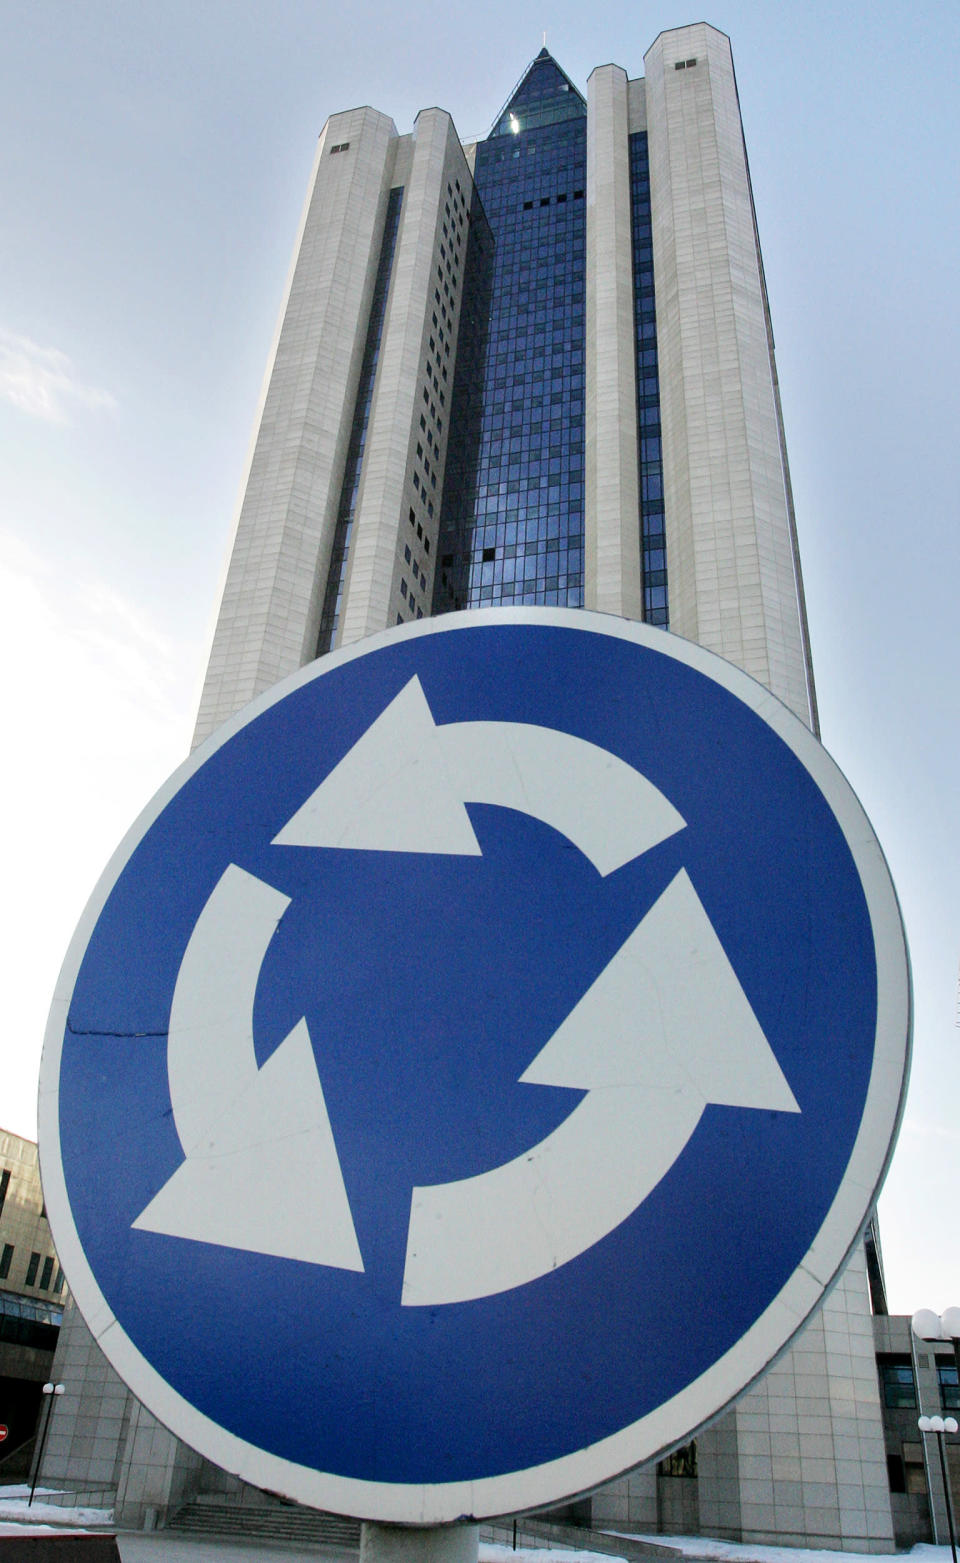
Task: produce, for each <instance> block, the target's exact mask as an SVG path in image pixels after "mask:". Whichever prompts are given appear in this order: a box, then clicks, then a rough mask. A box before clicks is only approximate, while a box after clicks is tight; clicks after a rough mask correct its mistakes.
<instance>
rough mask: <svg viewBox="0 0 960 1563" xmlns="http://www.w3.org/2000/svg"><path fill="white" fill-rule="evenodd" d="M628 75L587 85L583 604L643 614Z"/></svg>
mask: <svg viewBox="0 0 960 1563" xmlns="http://www.w3.org/2000/svg"><path fill="white" fill-rule="evenodd" d="M627 95H628V86H627V73H626V71H624V70H622V69H621V68H620V66H619V65H601V66H598V68H597V69H596V70H595V71H593V72H592V73H591V75H590V79H589V82H588V84H587V278H586V337H587V341H586V484H585V505H584V531H585V545H584V606H585V607H587V608H596V609H599V610H600V611H601V612H604V613H618V614H621V615H622V616H623V617H625V618H629V619H641V618H642V617H643V589H642V583H641V573H640V487H639V466H638V453H637V384H636V361H635V343H634V303H633V247H632V243H631V236H630V145H629V139H628V137H629V127H628V112H627Z"/></svg>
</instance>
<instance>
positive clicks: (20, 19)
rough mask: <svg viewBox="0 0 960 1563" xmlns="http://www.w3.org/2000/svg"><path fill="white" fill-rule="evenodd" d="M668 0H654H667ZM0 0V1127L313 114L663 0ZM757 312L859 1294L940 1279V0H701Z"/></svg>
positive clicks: (473, 85) (172, 589) (110, 823)
mask: <svg viewBox="0 0 960 1563" xmlns="http://www.w3.org/2000/svg"><path fill="white" fill-rule="evenodd" d="M674 3H675V0H674ZM410 15H411V13H410V11H409V9H408V8H406V9H404V10H401V9H400V8H395V7H393V6H388V5H387V4H385V3H384V0H352V3H351V5H350V6H349V7H348V6H342V7H338V8H337V7H332V6H329V5H327V6H323V5H320V4H317V3H310V4H307V3H304V0H274V3H272V4H271V5H269V6H268V5H267V4H266V3H265V0H190V3H189V4H187V3H180V0H152V3H150V4H136V5H134V4H131V3H130V0H115V3H108V0H84V4H83V5H77V4H76V0H18V3H14V0H0V27H2V36H3V40H4V43H3V49H2V50H0V606H2V612H0V637H2V642H3V665H4V666H5V668H6V670H7V673H6V678H5V681H4V706H5V717H6V724H5V725H6V731H7V743H6V746H5V750H6V755H7V760H6V763H5V765H4V767H3V770H2V774H0V789H2V807H3V817H4V818H5V819H6V822H7V823H6V842H5V847H4V852H3V866H4V882H5V886H6V895H5V897H4V905H3V910H2V912H0V919H2V921H0V937H2V945H0V949H2V967H0V970H2V973H3V991H4V994H5V997H6V1000H7V1027H6V1039H5V1044H4V1051H3V1071H2V1080H3V1094H2V1099H0V1125H2V1126H3V1127H4V1128H8V1129H13V1130H15V1131H16V1132H18V1133H21V1134H25V1135H28V1136H31V1137H33V1136H34V1135H35V1132H36V1128H35V1124H36V1119H35V1110H36V1080H37V1071H38V1065H39V1055H40V1047H41V1042H42V1036H43V1030H44V1026H45V1023H46V1014H47V1010H48V1007H49V1002H50V996H51V993H52V990H53V986H54V983H55V981H56V976H57V972H58V970H59V966H60V962H61V960H62V958H63V955H64V952H65V950H66V947H67V945H68V943H69V940H70V937H71V934H72V931H73V928H74V926H75V924H76V922H77V919H78V917H79V915H80V913H81V911H82V908H83V906H84V903H85V901H86V899H87V897H88V895H89V894H90V892H91V890H92V888H93V886H94V884H95V882H96V880H97V878H98V876H99V873H100V871H101V869H102V868H103V866H104V864H105V862H106V860H107V858H108V857H109V855H110V853H111V852H112V850H113V848H114V847H115V845H116V844H117V842H118V841H119V839H120V838H121V836H122V835H123V833H124V831H125V830H126V828H127V827H128V825H129V824H130V823H131V822H132V820H133V819H134V818H135V817H136V815H137V814H138V813H139V811H140V809H141V808H142V807H143V805H144V804H145V803H146V801H147V800H148V798H149V797H150V796H151V795H152V793H153V792H154V791H155V790H156V788H157V787H158V786H159V785H160V783H161V782H162V781H163V780H164V779H165V777H166V776H167V774H168V773H169V772H170V771H171V770H172V769H173V768H174V767H175V765H176V764H177V763H179V761H180V760H181V759H182V758H183V756H184V755H185V753H186V751H187V749H188V746H189V742H190V734H191V730H192V724H193V716H194V712H195V707H196V702H197V698H198V693H199V684H200V678H201V675H202V671H203V666H204V661H205V657H206V652H207V648H208V645H209V639H210V635H211V632H212V624H213V616H214V612H215V609H216V604H217V601H218V596H219V590H220V584H221V580H222V572H223V568H224V561H225V555H226V549H227V546H228V543H229V538H230V533H231V527H232V522H233V519H234V513H235V505H236V499H237V492H238V487H239V484H240V480H241V477H242V473H243V469H244V463H245V460H246V455H247V450H248V446H249V440H250V435H251V431H252V426H253V419H254V414H255V411H256V406H257V400H258V396H259V392H260V382H261V377H262V374H263V369H264V365H265V363H266V359H267V354H268V351H269V347H270V343H271V338H272V335H273V330H274V326H275V321H276V316H277V312H278V309H279V305H280V301H281V297H282V293H283V288H284V283H285V279H286V273H287V268H288V265H289V260H290V254H291V250H292V245H293V241H294V238H295V234H296V230H297V224H298V220H299V215H300V209H301V205H302V202H303V198H304V195H305V191H306V183H307V178H308V175H309V172H310V167H311V163H312V158H313V152H314V145H315V140H316V136H317V134H318V133H319V131H320V129H321V127H322V124H323V121H324V119H325V118H326V116H327V115H328V114H329V113H332V112H334V111H336V110H339V109H344V108H350V107H353V106H355V105H356V104H360V103H370V104H373V105H374V106H375V107H376V108H378V109H381V110H383V111H385V112H387V113H389V114H390V115H392V117H393V119H394V120H395V122H396V124H397V126H398V128H399V129H400V130H401V131H406V130H409V129H410V128H411V127H412V123H413V119H414V116H415V115H416V113H417V111H418V110H419V109H420V108H423V107H427V106H430V105H433V104H438V105H440V106H441V107H444V108H446V109H448V110H449V111H450V113H451V114H452V115H453V118H454V121H455V123H456V125H457V128H458V130H459V132H460V134H461V137H462V138H464V139H467V138H469V137H472V136H475V135H478V134H479V135H482V134H485V133H486V131H487V130H488V129H489V126H490V124H491V123H492V121H493V120H494V118H495V116H496V114H497V113H498V111H499V110H500V108H501V106H502V104H503V103H504V101H505V100H506V99H507V97H508V96H509V94H510V92H511V89H512V88H513V86H514V85H515V83H516V81H517V79H518V78H519V77H520V76H521V74H522V73H523V71H524V69H525V68H526V66H527V64H528V63H529V61H530V60H531V59H532V58H533V56H534V55H535V54H536V53H537V51H538V50H539V48H540V47H541V44H542V42H543V34H544V30H545V31H546V40H547V45H548V47H549V48H550V50H551V52H552V53H553V54H554V56H555V57H556V59H557V60H558V62H559V63H560V65H561V66H562V67H563V68H564V69H565V70H566V71H567V72H568V74H569V75H570V76H571V77H572V79H573V80H574V81H575V82H576V83H577V84H578V85H579V86H580V87H581V88H583V89H585V87H586V79H587V76H588V75H589V72H590V70H591V69H592V68H593V66H594V65H597V64H603V63H606V62H607V61H610V60H613V61H615V62H617V63H619V64H621V65H623V66H624V67H626V69H627V70H628V72H629V74H630V75H631V76H636V75H641V74H642V73H643V53H644V50H645V49H647V48H648V47H649V45H650V44H651V43H652V41H653V39H654V38H655V36H656V34H657V32H658V31H659V30H660V29H661V28H666V27H672V26H679V25H682V24H683V23H685V22H688V21H694V20H700V19H701V14H699V13H690V12H687V11H684V10H683V9H680V10H677V9H673V10H671V9H669V8H668V9H666V10H664V9H654V8H650V7H646V6H644V7H639V6H637V5H636V4H629V5H628V4H625V3H623V0H612V3H609V4H608V5H607V6H605V7H604V8H603V9H602V11H601V10H598V8H596V7H590V6H584V5H582V4H579V5H574V4H573V3H571V0H554V3H552V4H549V3H547V0H538V3H537V4H536V5H534V4H532V3H531V0H509V3H507V0H489V3H488V4H486V5H485V6H483V7H477V6H466V5H463V4H460V3H456V0H454V3H452V4H450V3H447V0H445V3H444V4H440V3H438V0H424V3H422V4H421V5H420V6H418V7H417V8H416V11H415V13H413V16H414V19H413V21H412V22H410V21H409V20H406V21H405V20H404V17H405V16H406V17H407V18H409V17H410ZM705 19H706V20H708V21H710V22H712V23H713V24H714V25H715V26H717V27H719V28H721V29H722V30H724V31H725V32H727V33H729V34H730V36H731V39H732V43H733V50H734V60H735V65H736V70H737V80H738V88H739V93H740V99H741V108H742V112H743V119H744V126H745V133H746V139H747V146H748V150H749V156H750V168H751V175H752V179H753V185H754V195H755V199H756V206H757V213H758V221H759V228H760V237H761V244H762V248H763V255H764V264H765V270H766V275H767V283H768V288H769V292H770V298H771V308H772V312H773V320H774V328H775V332H776V345H777V361H778V371H779V377H780V385H781V393H782V398H783V404H784V417H785V422H786V428H787V438H788V445H789V451H790V462H791V469H792V477H793V485H794V493H795V500H796V509H797V516H798V528H799V537H800V548H801V553H802V559H803V568H804V578H805V585H806V593H807V607H808V613H809V619H810V629H811V638H812V644H813V654H814V661H815V667H816V673H817V687H818V695H819V701H820V711H821V723H822V735H823V741H824V743H825V744H826V746H827V748H828V749H829V750H830V752H831V753H832V754H833V756H834V757H835V759H836V760H837V761H838V762H839V764H840V766H841V768H842V769H843V770H844V772H845V774H846V775H847V776H848V778H849V780H850V782H851V783H852V785H853V787H854V789H855V791H856V792H857V793H858V795H859V796H860V798H861V800H862V802H863V804H864V806H865V807H866V810H867V813H868V814H869V816H870V817H871V819H872V821H873V824H874V827H875V829H876V831H877V834H878V836H879V838H880V841H881V843H882V845H883V847H884V850H885V852H886V854H887V857H888V861H889V863H890V867H891V870H892V872H893V876H894V880H895V883H896V885H897V888H898V892H899V895H900V899H901V904H902V908H903V913H904V919H905V923H906V928H907V934H908V939H909V943H910V949H911V958H912V966H913V980H914V1000H915V1048H914V1061H913V1070H912V1078H911V1086H910V1093H909V1097H908V1102H907V1108H906V1113H905V1116H904V1122H903V1127H902V1131H901V1136H900V1141H899V1144H898V1148H897V1151H896V1154H895V1157H894V1160H893V1164H892V1167H891V1171H890V1174H889V1177H888V1180H887V1184H886V1188H885V1190H884V1193H883V1195H882V1197H881V1202H880V1226H881V1236H882V1240H883V1246H884V1255H885V1264H886V1272H887V1283H888V1292H889V1300H890V1304H891V1307H892V1309H894V1310H895V1311H905V1312H910V1311H912V1310H913V1309H914V1308H917V1307H920V1306H928V1307H933V1308H934V1309H935V1310H936V1311H937V1312H939V1311H941V1310H942V1309H943V1308H945V1307H947V1306H948V1305H951V1304H957V1303H960V1244H958V1242H957V1222H956V1215H955V1212H956V1210H957V1206H958V1196H960V1024H958V1023H960V1013H958V960H960V914H958V895H957V890H958V845H960V818H958V805H957V797H958V786H957V782H958V777H960V700H958V677H960V674H958V669H960V657H958V650H960V646H958V641H960V633H958V623H960V615H958V612H957V596H958V588H960V526H958V524H957V522H958V516H957V511H958V496H960V438H958V433H957V431H958V427H960V417H958V411H960V408H958V400H960V398H958V389H957V387H958V383H960V377H958V374H957V364H958V362H960V341H958V336H960V331H958V308H957V288H956V267H957V255H958V248H960V246H958V238H960V234H958V229H960V221H958V189H960V182H958V178H957V172H958V170H957V166H956V157H957V152H956V149H957V147H958V145H960V123H958V121H960V95H958V94H957V92H956V90H955V62H956V59H957V57H958V53H960V8H957V7H956V5H955V4H953V3H952V0H944V3H942V4H932V3H924V0H912V3H906V0H900V3H896V0H878V3H877V4H876V5H874V6H872V7H870V8H861V7H854V6H852V5H837V4H836V0H831V3H825V0H805V3H803V4H800V3H783V4H772V3H770V0H730V3H720V0H718V3H717V4H716V5H714V6H712V7H711V8H710V9H709V10H708V11H707V12H706V14H705Z"/></svg>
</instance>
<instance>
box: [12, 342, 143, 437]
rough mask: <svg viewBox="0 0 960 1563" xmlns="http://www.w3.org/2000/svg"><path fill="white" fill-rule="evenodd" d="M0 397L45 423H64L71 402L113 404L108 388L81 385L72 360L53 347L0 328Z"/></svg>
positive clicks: (84, 404) (107, 406)
mask: <svg viewBox="0 0 960 1563" xmlns="http://www.w3.org/2000/svg"><path fill="white" fill-rule="evenodd" d="M0 398H2V399H3V400H4V401H7V402H12V403H13V405H14V407H19V408H20V409H21V411H22V412H26V413H30V415H31V416H32V417H34V418H44V419H46V421H47V422H48V423H66V422H67V411H68V408H69V407H70V406H71V404H72V405H74V406H80V407H86V408H100V407H106V408H112V407H116V405H117V404H116V402H115V400H114V398H113V397H112V396H111V395H110V393H109V391H101V390H98V389H97V388H96V386H92V385H84V384H83V382H82V381H81V380H79V379H78V378H77V374H76V371H75V369H74V366H73V363H72V361H71V360H70V359H69V358H68V357H67V355H66V353H61V352H60V350H59V348H56V347H41V346H40V345H39V343H37V342H33V341H31V339H30V338H29V337H26V336H18V335H17V334H16V332H14V331H6V330H4V329H3V328H2V327H0Z"/></svg>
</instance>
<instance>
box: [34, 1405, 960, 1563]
mask: <svg viewBox="0 0 960 1563" xmlns="http://www.w3.org/2000/svg"><path fill="white" fill-rule="evenodd" d="M43 1393H44V1395H45V1396H46V1397H47V1398H46V1401H45V1405H46V1417H45V1418H44V1423H43V1432H42V1433H41V1434H40V1448H39V1449H38V1450H37V1462H36V1465H35V1466H34V1468H33V1481H32V1482H31V1483H30V1497H29V1498H28V1499H27V1508H28V1509H29V1507H30V1505H31V1503H32V1502H33V1495H34V1493H35V1492H36V1490H37V1479H38V1477H39V1475H40V1461H41V1460H42V1459H43V1449H44V1445H45V1444H46V1441H47V1434H48V1433H49V1431H50V1410H51V1407H52V1406H53V1397H54V1395H62V1394H63V1385H62V1384H44V1386H43ZM953 1425H954V1427H956V1425H957V1424H956V1423H955V1422H954V1424H953ZM953 1563H957V1560H956V1556H954V1560H953Z"/></svg>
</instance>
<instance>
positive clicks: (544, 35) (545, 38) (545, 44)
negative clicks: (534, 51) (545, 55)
mask: <svg viewBox="0 0 960 1563" xmlns="http://www.w3.org/2000/svg"><path fill="white" fill-rule="evenodd" d="M543 47H544V48H546V47H547V29H546V28H544V29H543Z"/></svg>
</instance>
